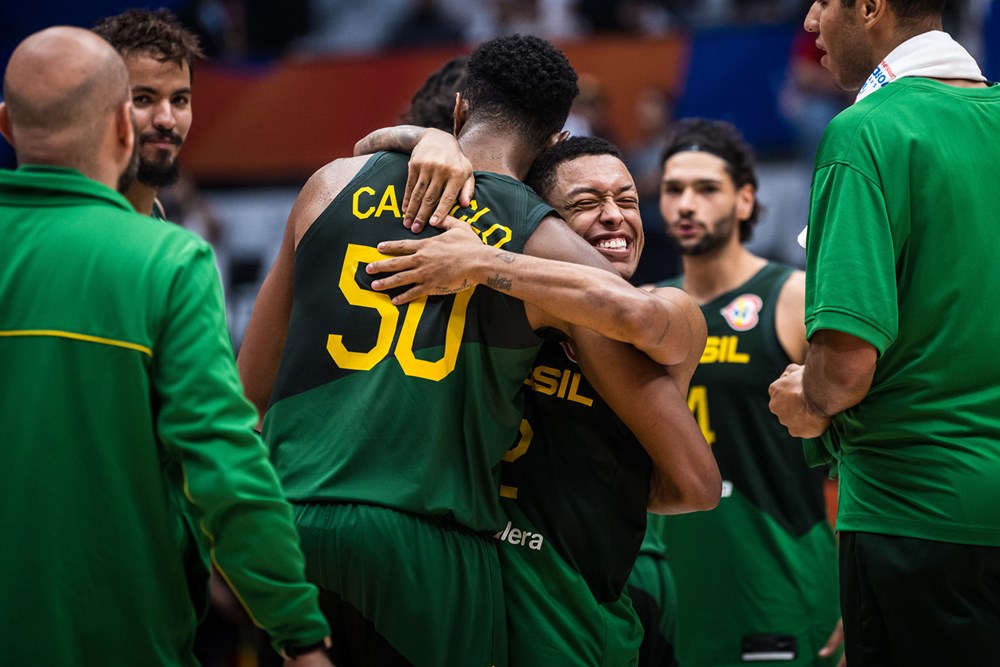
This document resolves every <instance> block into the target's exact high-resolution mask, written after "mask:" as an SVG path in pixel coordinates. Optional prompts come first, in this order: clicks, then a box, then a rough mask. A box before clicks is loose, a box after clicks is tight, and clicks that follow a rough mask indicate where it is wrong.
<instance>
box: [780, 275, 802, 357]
mask: <svg viewBox="0 0 1000 667" xmlns="http://www.w3.org/2000/svg"><path fill="white" fill-rule="evenodd" d="M774 325H775V330H776V332H777V334H778V342H779V343H781V347H782V348H784V350H785V353H786V354H787V355H788V358H789V359H791V360H792V361H793V362H795V363H797V364H801V363H802V361H803V360H804V359H805V357H806V347H807V346H808V342H807V341H806V274H805V272H804V271H793V272H792V273H791V275H789V276H788V280H786V281H785V284H784V285H782V286H781V291H780V292H779V293H778V303H777V304H775V314H774Z"/></svg>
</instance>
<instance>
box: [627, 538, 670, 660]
mask: <svg viewBox="0 0 1000 667" xmlns="http://www.w3.org/2000/svg"><path fill="white" fill-rule="evenodd" d="M625 590H627V591H628V596H629V597H630V598H632V606H633V607H634V608H635V612H636V613H637V614H638V615H639V620H640V621H642V629H643V635H642V645H641V646H640V647H639V665H640V666H644V665H650V666H652V665H656V666H657V667H676V665H677V657H676V650H675V648H674V647H675V645H676V636H677V584H676V583H675V582H674V573H673V571H672V570H671V569H670V564H669V563H668V562H667V559H666V557H665V554H664V553H654V552H653V551H652V550H651V549H648V548H647V547H646V543H643V549H642V551H640V552H639V557H638V558H637V559H636V561H635V567H633V568H632V574H631V576H629V578H628V583H627V584H626V587H625Z"/></svg>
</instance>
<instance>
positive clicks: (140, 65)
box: [125, 53, 191, 188]
mask: <svg viewBox="0 0 1000 667" xmlns="http://www.w3.org/2000/svg"><path fill="white" fill-rule="evenodd" d="M125 65H126V66H127V67H128V72H129V85H130V87H131V90H132V106H133V107H134V109H135V120H136V123H137V125H138V130H139V134H138V136H137V138H136V141H137V143H138V146H139V175H138V180H139V182H140V183H143V184H144V185H148V186H150V187H153V188H159V187H163V186H166V185H170V184H171V183H173V182H174V181H176V180H177V175H178V169H179V164H178V162H177V155H178V153H180V150H181V146H182V145H183V143H184V140H185V139H186V138H187V134H188V130H190V129H191V70H190V69H189V68H188V65H187V63H184V62H181V63H180V64H178V63H176V62H171V61H166V62H160V61H159V60H157V59H156V58H154V57H152V56H151V55H149V54H144V53H143V54H134V55H129V56H127V57H126V58H125Z"/></svg>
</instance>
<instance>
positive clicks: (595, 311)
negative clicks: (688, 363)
mask: <svg viewBox="0 0 1000 667" xmlns="http://www.w3.org/2000/svg"><path fill="white" fill-rule="evenodd" d="M485 250H486V252H483V253H481V258H480V261H478V262H476V263H475V264H474V266H473V267H472V271H471V272H470V278H471V280H472V282H474V283H476V284H481V285H485V286H487V287H490V288H492V289H495V290H497V291H500V292H504V293H506V294H509V295H511V296H513V297H515V298H517V299H520V300H522V301H524V302H526V303H530V304H532V305H533V306H535V307H536V308H538V309H540V310H542V311H544V312H545V313H547V314H548V315H550V316H551V317H553V318H555V319H557V320H560V321H563V322H567V323H570V324H574V325H578V326H584V327H587V328H590V329H593V330H594V331H597V332H599V333H600V334H602V335H604V336H606V337H608V338H611V339H614V340H618V341H622V342H625V343H630V344H632V345H634V346H635V347H637V348H638V349H640V350H642V351H643V352H645V353H646V354H648V355H649V356H650V357H651V358H653V359H654V360H655V361H656V362H657V363H659V364H663V365H669V364H674V363H678V362H679V361H680V360H681V359H680V358H679V356H680V355H686V354H687V351H688V347H689V339H690V330H689V328H688V326H687V323H686V322H685V321H682V320H681V319H680V318H676V317H675V315H676V314H677V311H676V308H675V304H673V303H672V302H671V301H669V300H667V299H662V298H660V297H658V296H655V295H653V294H650V293H649V292H646V291H644V290H639V289H636V288H635V287H633V286H631V285H629V284H628V283H627V282H626V281H625V280H623V279H622V278H621V277H620V276H619V275H618V274H616V273H613V272H611V271H606V270H603V269H598V268H594V267H589V266H581V265H579V264H573V263H570V262H563V261H558V260H550V259H543V258H539V257H532V256H530V255H522V254H518V253H511V252H506V251H503V250H497V249H494V248H485Z"/></svg>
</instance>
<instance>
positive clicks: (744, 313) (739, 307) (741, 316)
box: [721, 294, 764, 331]
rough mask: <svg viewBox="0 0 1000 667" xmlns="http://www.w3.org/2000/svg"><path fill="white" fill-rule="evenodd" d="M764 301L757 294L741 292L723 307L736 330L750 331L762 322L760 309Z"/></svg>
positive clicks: (723, 313) (727, 318)
mask: <svg viewBox="0 0 1000 667" xmlns="http://www.w3.org/2000/svg"><path fill="white" fill-rule="evenodd" d="M763 307H764V302H763V301H762V300H761V298H760V297H759V296H757V295H756V294H740V295H739V296H738V297H736V298H735V299H733V300H732V301H730V302H729V305H728V306H726V307H725V308H723V309H722V311H721V313H722V316H723V317H724V318H726V322H728V323H729V326H730V327H732V328H733V329H734V330H736V331H750V330H751V329H753V328H754V327H755V326H757V323H758V322H760V309H761V308H763Z"/></svg>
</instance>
